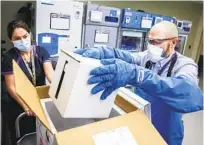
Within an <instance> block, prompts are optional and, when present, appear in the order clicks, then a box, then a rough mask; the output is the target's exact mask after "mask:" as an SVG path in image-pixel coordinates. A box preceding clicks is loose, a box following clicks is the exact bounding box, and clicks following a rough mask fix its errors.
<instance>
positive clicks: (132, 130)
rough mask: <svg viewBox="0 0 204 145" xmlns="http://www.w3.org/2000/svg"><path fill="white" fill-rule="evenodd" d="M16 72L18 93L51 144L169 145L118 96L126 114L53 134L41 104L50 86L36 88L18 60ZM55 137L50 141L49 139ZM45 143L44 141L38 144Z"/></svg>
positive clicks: (143, 117) (143, 118)
mask: <svg viewBox="0 0 204 145" xmlns="http://www.w3.org/2000/svg"><path fill="white" fill-rule="evenodd" d="M13 69H14V76H15V84H16V92H17V93H18V95H19V96H20V97H21V98H22V99H23V100H24V102H25V103H26V104H27V105H28V106H29V107H30V109H31V110H32V111H33V112H34V113H35V115H36V118H37V127H38V126H39V125H40V124H41V126H42V128H44V133H45V138H46V139H47V140H49V145H56V144H58V145H115V144H114V143H116V141H118V140H120V143H122V145H166V143H165V141H164V140H163V138H162V137H161V136H160V134H159V133H158V132H157V130H156V129H155V128H154V126H153V125H152V124H151V122H150V121H149V120H148V118H147V117H146V116H145V114H144V113H143V112H142V111H140V110H139V109H138V108H137V107H136V105H134V104H133V103H130V102H128V101H127V100H125V99H124V98H123V97H122V96H119V95H117V97H116V100H115V104H116V106H118V108H121V110H123V111H124V112H125V114H124V115H119V116H117V117H113V118H107V119H104V120H102V121H100V120H98V121H97V122H94V123H90V124H86V125H82V126H78V127H74V128H71V129H65V130H63V131H56V132H54V131H53V129H52V127H53V126H51V124H50V119H49V118H47V116H48V115H49V114H46V112H45V108H46V107H43V105H41V103H42V102H43V99H46V98H49V97H48V90H49V86H42V87H36V88H35V87H34V86H33V85H32V83H31V82H30V81H29V80H28V79H27V77H26V76H25V75H24V73H23V72H22V70H21V69H20V68H19V66H18V65H17V64H16V62H15V61H13ZM45 102H46V101H44V104H45ZM42 104H43V103H42ZM79 107H80V106H79ZM118 112H119V111H118ZM120 114H123V113H120ZM56 118H58V117H56ZM121 132H122V133H121ZM41 133H43V132H41ZM42 136H44V135H42ZM52 136H53V139H52V142H51V141H50V139H49V137H52ZM42 144H43V143H42V140H41V141H39V142H38V145H42ZM43 145H45V144H43Z"/></svg>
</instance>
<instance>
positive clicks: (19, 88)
mask: <svg viewBox="0 0 204 145" xmlns="http://www.w3.org/2000/svg"><path fill="white" fill-rule="evenodd" d="M13 71H14V78H15V85H16V92H17V94H18V95H19V97H20V98H21V99H22V100H23V101H24V102H25V103H26V104H27V105H28V106H29V108H30V109H31V110H32V111H33V112H34V113H35V115H36V117H37V118H38V119H39V120H40V121H41V122H42V123H43V124H44V125H45V126H46V127H47V128H48V129H49V130H50V127H49V124H48V121H47V119H46V117H45V114H44V112H43V109H42V106H41V104H40V98H39V96H38V93H37V91H36V89H35V87H34V86H33V85H32V83H31V82H30V81H29V80H28V78H27V77H26V75H25V74H24V73H23V71H22V70H21V69H20V67H19V66H18V64H17V63H16V62H15V61H14V60H13Z"/></svg>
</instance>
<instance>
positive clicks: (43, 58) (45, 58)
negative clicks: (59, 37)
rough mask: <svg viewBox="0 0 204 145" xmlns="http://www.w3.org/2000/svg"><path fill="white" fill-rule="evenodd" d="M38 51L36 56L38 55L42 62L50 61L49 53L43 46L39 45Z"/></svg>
mask: <svg viewBox="0 0 204 145" xmlns="http://www.w3.org/2000/svg"><path fill="white" fill-rule="evenodd" d="M38 49H39V51H37V53H38V56H39V57H40V59H41V61H42V63H45V62H50V61H51V59H50V54H49V52H48V51H47V50H46V49H45V48H44V47H39V48H38Z"/></svg>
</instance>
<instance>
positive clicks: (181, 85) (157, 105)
mask: <svg viewBox="0 0 204 145" xmlns="http://www.w3.org/2000/svg"><path fill="white" fill-rule="evenodd" d="M177 42H178V31H177V28H176V25H175V24H173V23H171V22H167V21H163V22H160V23H158V24H156V25H154V26H153V27H152V29H151V30H150V32H149V35H148V39H147V48H148V50H147V51H144V52H141V53H138V54H137V55H133V54H130V53H128V52H125V51H121V50H119V49H113V48H108V47H107V48H105V47H99V48H92V49H91V48H87V49H80V50H77V51H76V53H78V54H81V55H83V56H84V57H91V58H97V59H101V63H102V64H103V65H104V66H102V67H98V68H96V69H94V70H92V71H91V72H90V75H93V76H92V77H91V78H90V79H89V80H88V83H89V84H97V85H96V86H95V87H94V88H93V89H92V93H93V94H95V93H98V92H100V91H103V93H102V95H101V99H102V100H104V99H106V97H107V96H108V95H109V94H111V93H112V92H113V91H114V90H116V89H118V88H120V87H124V86H126V85H132V86H134V87H136V93H137V94H138V95H139V96H141V97H142V98H144V99H146V100H147V101H149V102H150V103H151V106H152V112H151V113H152V123H153V125H154V126H155V127H156V129H157V130H158V131H159V133H160V134H161V136H162V137H163V138H164V139H165V141H166V142H167V143H168V144H169V145H181V144H182V139H183V133H184V129H183V123H182V120H181V119H182V113H188V112H193V111H198V110H202V109H203V93H202V91H201V90H200V89H199V87H198V80H197V65H196V64H195V63H194V61H193V60H192V59H190V58H187V57H185V56H183V55H181V54H179V53H178V52H175V50H174V48H175V46H176V44H177Z"/></svg>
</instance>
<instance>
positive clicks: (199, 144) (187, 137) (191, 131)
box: [183, 75, 204, 145]
mask: <svg viewBox="0 0 204 145" xmlns="http://www.w3.org/2000/svg"><path fill="white" fill-rule="evenodd" d="M199 86H200V88H201V89H202V90H203V75H200V76H199ZM183 120H184V140H183V145H204V143H203V141H204V140H203V137H204V134H203V121H204V120H203V111H199V112H195V113H189V114H185V115H184V116H183Z"/></svg>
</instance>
